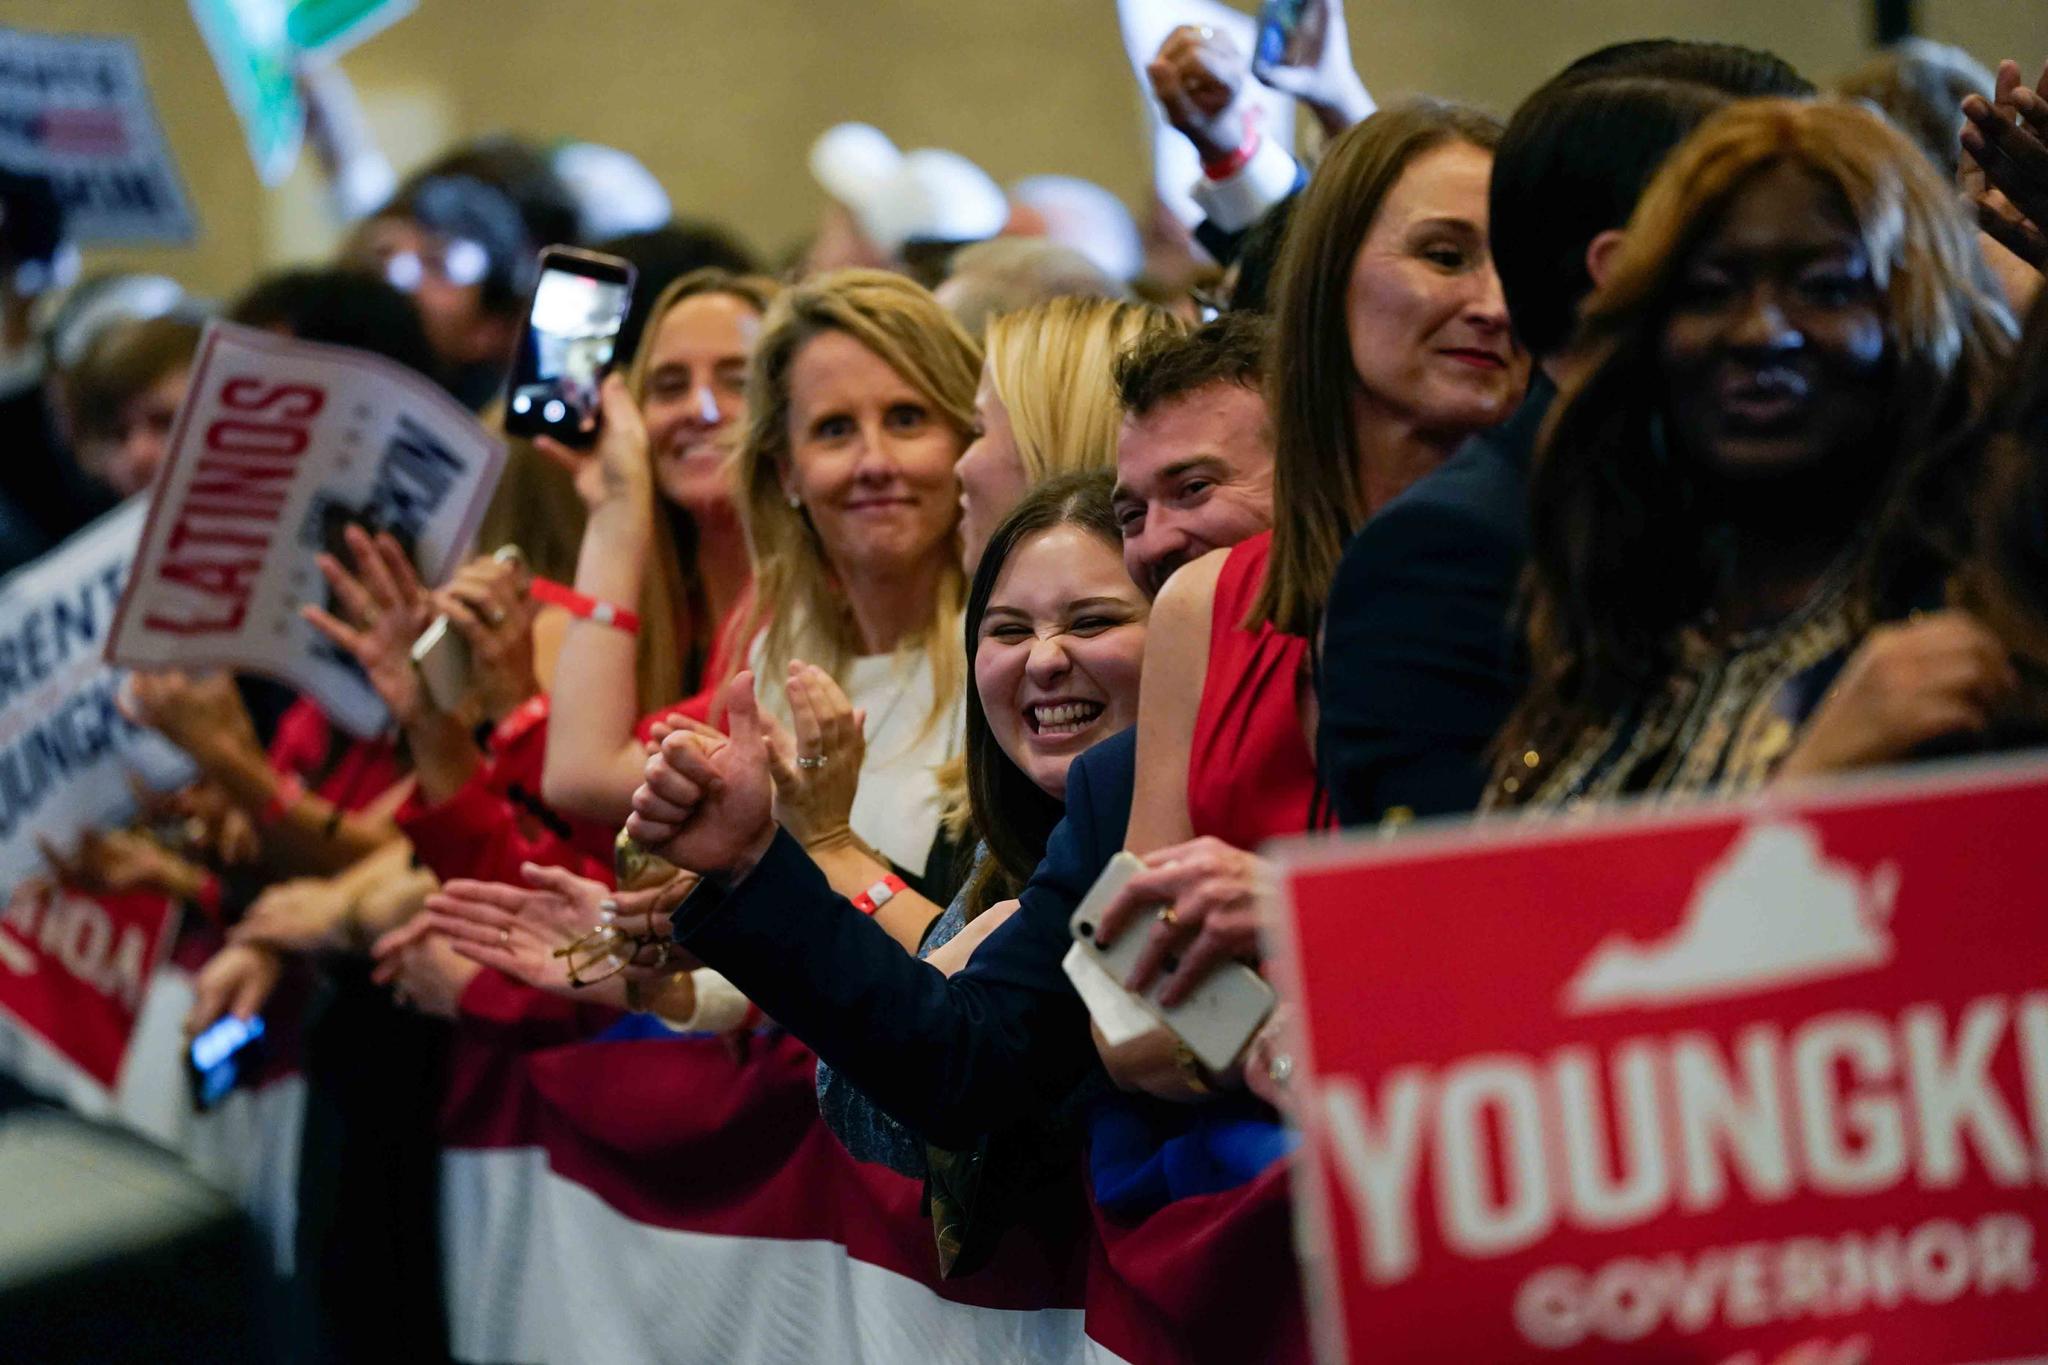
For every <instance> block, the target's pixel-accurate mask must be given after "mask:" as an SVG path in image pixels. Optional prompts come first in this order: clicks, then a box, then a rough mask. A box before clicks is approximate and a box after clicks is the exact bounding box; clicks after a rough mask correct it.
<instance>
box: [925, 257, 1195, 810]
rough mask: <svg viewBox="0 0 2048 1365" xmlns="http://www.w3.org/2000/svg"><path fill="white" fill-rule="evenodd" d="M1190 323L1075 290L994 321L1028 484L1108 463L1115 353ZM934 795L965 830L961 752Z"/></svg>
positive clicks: (999, 391) (995, 365) (997, 359)
mask: <svg viewBox="0 0 2048 1365" xmlns="http://www.w3.org/2000/svg"><path fill="white" fill-rule="evenodd" d="M1187 330H1188V328H1187V324H1186V323H1185V322H1182V321H1181V320H1180V319H1179V318H1177V317H1175V316H1174V315H1173V314H1171V313H1169V312H1167V311H1166V310H1165V309H1163V308H1159V307H1157V306H1155V305H1153V304H1149V303H1135V302H1127V301H1125V300H1122V299H1098V298H1078V297H1067V298H1057V299H1048V300H1046V301H1045V302H1043V303H1038V304H1033V305H1031V306H1030V307H1028V308H1021V309H1019V310H1017V311H1016V312H1014V313H1005V314H1003V315H1002V316H1001V317H998V318H996V319H995V321H993V322H991V323H990V324H989V326H988V339H987V341H986V343H985V344H986V346H987V350H988V373H989V377H990V378H991V380H992V381H993V382H994V385H995V391H996V397H998V398H1000V399H1002V400H1003V407H1004V408H1005V409H1006V410H1007V411H1008V412H1009V414H1010V434H1011V437H1012V439H1013V440H1015V442H1016V445H1017V457H1018V459H1019V460H1021V461H1022V462H1023V465H1024V482H1025V484H1026V486H1027V487H1029V488H1037V487H1038V486H1039V485H1041V484H1044V483H1047V482H1049V481H1050V480H1053V479H1056V478H1059V477H1061V476H1062V475H1066V474H1078V473H1082V472H1085V471H1088V470H1096V469H1114V468H1115V467H1116V439H1117V432H1118V430H1119V428H1121V427H1122V425H1123V418H1124V407H1123V402H1122V400H1121V399H1120V397H1119V396H1118V394H1117V387H1116V360H1117V357H1118V356H1120V355H1122V354H1123V353H1124V351H1125V350H1127V349H1128V348H1129V347H1130V346H1131V345H1133V344H1134V343H1136V342H1138V341H1140V340H1143V339H1144V338H1146V337H1151V336H1158V335H1161V334H1164V333H1174V334H1176V335H1178V334H1183V333H1185V332H1186V331H1187ZM939 792H940V804H941V808H942V809H943V811H944V813H945V814H944V820H945V827H946V831H947V833H949V834H951V835H952V836H954V837H955V838H963V837H965V836H966V835H967V833H968V832H969V827H970V826H971V825H972V823H973V810H972V807H971V805H970V803H969V801H968V797H967V763H966V759H965V757H964V756H963V757H961V758H957V759H954V760H952V761H951V762H948V763H947V764H945V765H944V766H943V767H941V768H940V769H939Z"/></svg>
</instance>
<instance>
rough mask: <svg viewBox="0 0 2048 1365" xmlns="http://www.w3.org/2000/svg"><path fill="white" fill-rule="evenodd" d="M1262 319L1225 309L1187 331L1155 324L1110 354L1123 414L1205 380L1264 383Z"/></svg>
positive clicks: (1140, 411)
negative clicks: (1114, 359) (1134, 339)
mask: <svg viewBox="0 0 2048 1365" xmlns="http://www.w3.org/2000/svg"><path fill="white" fill-rule="evenodd" d="M1267 336H1268V333H1267V327H1266V319H1265V318H1264V317H1262V316H1260V315H1259V314H1257V313H1225V314H1224V315H1223V316H1221V317H1219V318H1217V319H1216V320H1215V321H1213V322H1205V323H1203V324H1202V325H1201V326H1200V327H1197V328H1195V329H1194V330H1193V331H1187V330H1186V329H1184V328H1180V327H1160V328H1158V329H1156V330H1153V331H1150V332H1147V333H1146V334H1145V335H1144V336H1141V337H1139V338H1138V340H1137V341H1135V342H1134V343H1132V344H1131V346H1130V347H1128V348H1127V349H1126V350H1125V351H1124V352H1123V353H1122V354H1121V355H1119V356H1118V357H1117V358H1116V392H1117V400H1118V401H1119V402H1121V403H1122V404H1123V408H1124V415H1125V416H1127V417H1143V416H1144V415H1145V414H1146V413H1148V412H1150V411H1152V409H1154V408H1156V407H1158V406H1159V405H1160V404H1162V403H1171V402H1173V401H1174V400H1175V399H1178V398H1184V397H1186V396H1187V395H1188V394H1191V393H1194V392H1197V391H1198V390H1201V389H1206V388H1208V387H1209V386H1210V385H1211V384H1238V385H1241V386H1243V387H1244V388H1247V389H1257V388H1260V387H1262V386H1263V385H1264V384H1265V382H1266V341H1267Z"/></svg>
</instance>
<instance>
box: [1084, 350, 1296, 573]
mask: <svg viewBox="0 0 2048 1365" xmlns="http://www.w3.org/2000/svg"><path fill="white" fill-rule="evenodd" d="M1265 350H1266V323H1265V319H1264V318H1262V317H1260V316H1258V315H1257V314H1253V313H1225V314H1224V315H1223V316H1222V317H1220V318H1218V319H1216V321H1214V322H1211V323H1208V324H1207V325H1205V326H1203V327H1200V328H1198V329H1196V330H1195V331H1193V332H1188V333H1180V332H1161V333H1158V334H1156V335H1153V336H1149V337H1146V338H1145V339H1144V340H1142V341H1140V342H1139V343H1138V344H1137V345H1135V346H1133V347H1132V348H1131V349H1130V350H1128V351H1126V352H1125V353H1124V354H1123V355H1122V356H1120V357H1119V358H1118V360H1117V366H1116V386H1117V397H1118V399H1119V400H1120V401H1121V402H1122V403H1123V406H1124V425H1123V431H1122V434H1121V435H1120V436H1119V437H1118V439H1117V453H1116V493H1115V495H1114V496H1115V506H1116V522H1117V529H1118V531H1119V532H1120V533H1121V534H1122V536H1123V542H1124V567H1125V568H1126V569H1128V570H1130V574H1131V579H1132V581H1133V582H1135V583H1136V584H1137V585H1138V586H1139V587H1140V588H1142V589H1143V590H1144V592H1145V595H1146V596H1147V597H1156V596H1158V594H1159V589H1160V588H1161V587H1163V586H1165V583H1166V580H1167V578H1168V577H1170V576H1171V575H1172V573H1173V571H1174V570H1175V569H1178V568H1179V567H1180V566H1181V565H1183V564H1186V563H1189V562H1190V561H1193V560H1197V559H1200V558H1201V557H1202V556H1203V555H1205V554H1207V553H1209V551H1211V550H1221V549H1225V548H1228V547H1229V546H1232V545H1235V544H1237V543H1238V542H1239V541H1240V540H1244V539H1246V538H1248V537H1250V536H1255V535H1257V534H1258V533H1259V532H1261V531H1263V530H1266V529H1267V528H1268V527H1270V526H1272V524H1273V430H1272V423H1271V421H1270V419H1269V416H1268V414H1267V411H1266V395H1265V390H1264V383H1265Z"/></svg>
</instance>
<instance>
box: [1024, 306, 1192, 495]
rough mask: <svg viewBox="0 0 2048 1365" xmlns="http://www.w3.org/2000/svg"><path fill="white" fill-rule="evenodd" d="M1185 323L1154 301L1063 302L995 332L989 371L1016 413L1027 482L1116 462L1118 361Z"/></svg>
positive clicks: (1120, 407)
mask: <svg viewBox="0 0 2048 1365" xmlns="http://www.w3.org/2000/svg"><path fill="white" fill-rule="evenodd" d="M1185 330H1186V326H1185V324H1183V323H1182V322H1180V321H1179V319H1177V318H1175V317H1173V316H1172V315H1171V314H1169V313H1167V312H1166V311H1165V310H1163V309H1160V308H1155V307H1153V306H1152V305H1151V304H1149V303H1126V302H1123V301H1121V300H1118V299H1083V298H1059V299H1051V300H1048V301H1047V302H1045V303H1039V304H1034V305H1032V306H1031V307H1029V308H1024V309H1020V310H1019V311H1017V312H1015V313H1006V314H1004V315H1003V316H1001V317H999V318H997V319H996V320H995V321H994V322H991V323H990V324H989V327H988V341H987V343H986V344H987V351H988V373H989V377H990V379H991V380H993V381H994V385H995V391H996V397H998V398H1000V399H1002V400H1003V407H1004V408H1005V409H1007V410H1008V412H1009V414H1010V430H1011V433H1012V435H1013V436H1014V438H1015V440H1016V443H1017V455H1018V458H1019V459H1021V460H1022V461H1023V463H1024V480H1025V482H1026V484H1028V485H1031V486H1034V487H1035V486H1037V485H1038V484H1041V483H1044V482H1045V481H1046V480H1047V479H1050V478H1054V477H1056V476H1058V475H1061V474H1074V473H1079V472H1080V471H1082V470H1086V469H1109V468H1111V467H1113V466H1114V465H1115V464H1116V437H1117V429H1118V428H1119V427H1120V426H1121V425H1122V424H1123V415H1124V414H1123V405H1122V404H1121V403H1120V402H1119V401H1118V400H1117V392H1116V379H1115V373H1114V372H1115V367H1116V358H1117V356H1118V355H1120V354H1122V352H1123V350H1124V348H1125V347H1127V346H1129V345H1130V344H1131V343H1132V342H1134V341H1137V340H1138V339H1139V338H1140V337H1144V336H1147V335H1150V334H1152V333H1154V332H1165V331H1173V332H1180V331H1185Z"/></svg>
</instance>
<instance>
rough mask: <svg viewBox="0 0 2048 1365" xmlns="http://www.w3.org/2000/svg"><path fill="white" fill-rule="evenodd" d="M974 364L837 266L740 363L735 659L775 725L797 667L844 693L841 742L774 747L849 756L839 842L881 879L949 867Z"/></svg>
mask: <svg viewBox="0 0 2048 1365" xmlns="http://www.w3.org/2000/svg"><path fill="white" fill-rule="evenodd" d="M980 371H981V353H980V351H979V350H978V349H977V348H976V346H975V344H974V342H973V340H972V339H971V338H970V337H969V336H968V335H967V334H966V333H965V332H964V331H962V330H961V329H960V326H959V324H957V323H955V322H954V321H953V320H952V318H951V317H949V316H948V315H947V314H946V312H945V310H944V309H942V308H941V307H940V306H939V304H938V301H937V300H936V299H934V298H933V297H932V296H931V294H930V293H928V292H927V291H926V290H924V289H923V288H921V287H919V286H918V285H916V284H914V283H912V282H911V281H909V280H907V279H905V278H903V277H902V276H899V275H892V274H887V273H884V272H881V271H872V270H847V271H838V272H834V273H832V274H828V275H824V276H820V277H819V278H817V279H815V280H813V281H810V282H808V283H806V284H803V285H800V286H798V287H796V288H793V289H791V290H789V291H787V292H786V293H784V294H783V295H782V297H781V298H779V299H778V300H777V301H776V303H775V306H774V307H773V308H772V309H770V310H769V314H768V317H767V320H766V322H765V323H764V325H763V330H762V335H761V340H760V344H759V346H758V347H757V348H756V350H755V354H754V364H753V368H752V370H751V371H750V372H749V374H748V379H747V419H746V427H745V432H744V435H743V436H742V439H741V441H740V446H739V455H738V458H737V461H736V463H735V466H734V475H733V482H734V486H735V489H736V492H737V496H738V498H739V502H740V511H741V516H742V519H743V521H744V522H745V524H746V532H747V544H748V547H749V549H750V550H751V552H752V556H753V564H754V584H755V596H754V605H753V609H752V611H751V612H750V613H749V615H748V617H747V620H746V625H745V628H744V636H745V638H747V639H749V640H750V641H751V642H752V643H751V646H750V648H749V653H748V659H749V665H750V667H752V669H753V670H754V676H755V677H756V679H758V680H759V691H760V697H761V700H762V702H763V704H764V706H765V708H766V709H767V711H768V712H769V713H770V714H772V715H777V716H780V717H782V718H784V719H785V720H791V719H796V717H795V716H794V715H793V713H792V708H791V706H790V700H791V698H790V693H789V688H788V683H789V680H790V679H791V678H792V676H795V677H797V678H798V679H802V678H804V677H806V676H811V675H808V674H806V672H805V670H804V665H810V666H813V667H814V668H815V669H817V670H822V671H823V673H824V674H826V675H829V677H830V678H831V679H833V680H835V681H836V682H837V684H838V685H839V687H840V688H842V689H843V690H844V692H845V693H846V694H847V696H848V698H849V699H850V703H851V706H852V707H853V708H854V715H855V717H856V718H857V719H858V720H859V722H860V723H859V725H858V726H857V727H855V728H857V729H858V730H859V732H860V733H859V737H858V739H855V740H853V741H852V742H851V743H850V744H847V745H837V746H835V748H836V749H838V750H839V751H838V752H833V753H826V752H822V751H806V750H805V749H803V748H801V747H799V748H797V749H796V750H795V751H794V752H793V753H792V754H791V759H792V766H793V770H794V771H801V772H804V773H806V774H809V775H811V776H812V777H813V778H823V777H824V776H826V775H827V773H828V771H831V765H833V764H835V763H836V764H839V765H840V766H841V768H844V767H846V766H851V765H854V764H855V763H856V756H858V757H857V766H858V769H859V787H858V791H857V793H856V794H855V795H854V796H853V798H852V803H851V808H850V813H849V818H848V826H849V829H848V831H847V835H848V838H847V839H846V841H845V845H844V846H843V847H842V848H840V849H839V850H838V852H839V853H840V854H841V855H843V856H844V857H845V858H846V859H848V860H850V861H851V860H864V861H865V862H867V863H868V864H870V865H871V866H872V870H873V872H874V873H875V875H874V876H873V877H871V878H870V879H869V881H868V882H867V883H866V884H867V885H873V884H875V883H876V882H885V881H886V878H888V877H891V876H894V877H897V878H898V880H899V882H900V881H904V880H915V881H919V882H920V883H922V884H923V885H925V886H927V887H931V888H933V889H934V890H936V891H939V892H942V893H943V892H944V890H945V888H944V886H943V883H945V882H948V881H950V880H951V879H952V877H953V874H954V873H955V871H956V869H955V868H953V867H952V866H951V865H950V864H951V863H952V861H953V859H952V857H951V854H950V852H949V851H948V850H947V848H945V847H944V846H943V844H944V841H942V840H940V839H939V837H938V836H939V811H940V791H939V779H938V771H939V769H940V768H941V767H942V766H943V765H945V764H946V763H947V762H948V761H950V760H951V759H952V758H954V757H955V756H956V755H957V754H958V753H959V752H960V743H961V732H962V727H963V724H964V721H963V710H962V705H963V695H962V694H963V690H964V683H965V677H966V661H965V659H964V657H963V656H962V653H961V649H960V644H959V638H960V635H959V632H960V613H961V608H962V604H963V600H964V597H965V587H964V584H965V580H964V578H963V576H962V574H961V570H960V547H959V538H958V521H959V484H958V480H957V478H956V477H955V473H954V466H955V465H956V464H957V463H958V462H959V459H960V456H961V453H962V452H963V451H964V450H965V449H966V448H967V443H968V439H969V433H970V432H972V431H973V429H974V389H975V383H976V380H977V377H978V376H979V374H980ZM799 693H800V695H808V692H807V690H806V689H802V688H800V689H799ZM802 735H803V731H802V730H800V731H799V736H800V739H801V737H802ZM831 775H832V776H833V777H835V778H838V779H839V780H841V781H843V780H844V774H843V772H836V771H833V772H831ZM628 791H629V792H630V784H629V785H628ZM821 851H822V850H820V849H818V848H815V847H814V856H818V855H819V853H820V852H821ZM875 855H879V859H886V860H887V863H889V864H891V865H893V867H882V866H880V865H879V859H878V858H877V857H876V856H875ZM820 861H821V862H824V861H826V858H824V857H821V858H820ZM827 871H828V872H832V871H834V869H833V868H830V867H828V869H827ZM853 872H854V874H855V875H859V868H858V866H857V865H856V867H855V868H854V869H853ZM899 874H900V875H899ZM835 880H836V876H835ZM948 898H949V895H948V894H937V895H934V896H933V897H932V899H934V900H937V901H938V902H940V903H943V902H944V901H945V900H946V899H948Z"/></svg>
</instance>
